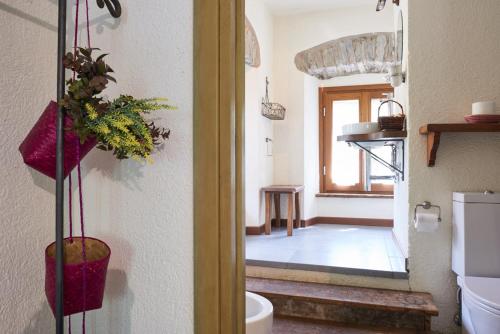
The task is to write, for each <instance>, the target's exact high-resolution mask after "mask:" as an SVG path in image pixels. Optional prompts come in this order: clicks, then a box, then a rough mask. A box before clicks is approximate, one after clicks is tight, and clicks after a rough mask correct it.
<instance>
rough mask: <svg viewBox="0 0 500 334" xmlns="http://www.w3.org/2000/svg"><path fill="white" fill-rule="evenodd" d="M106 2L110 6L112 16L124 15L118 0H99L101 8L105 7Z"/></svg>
mask: <svg viewBox="0 0 500 334" xmlns="http://www.w3.org/2000/svg"><path fill="white" fill-rule="evenodd" d="M104 4H106V7H108V10H109V13H110V14H111V16H113V17H116V18H118V17H120V16H121V15H122V6H121V5H120V2H119V1H118V0H97V6H99V8H104Z"/></svg>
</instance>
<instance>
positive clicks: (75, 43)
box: [68, 0, 91, 334]
mask: <svg viewBox="0 0 500 334" xmlns="http://www.w3.org/2000/svg"><path fill="white" fill-rule="evenodd" d="M85 13H86V25H87V46H88V47H89V48H90V47H91V45H90V22H89V3H88V0H85ZM79 14H80V0H76V12H75V30H74V39H73V55H74V56H75V57H76V51H77V49H78V24H79ZM75 78H76V72H75V71H74V70H73V80H75ZM76 140H77V143H76V152H77V154H76V158H77V160H78V166H77V175H78V195H79V205H80V229H81V241H82V258H83V273H82V281H83V282H82V293H83V309H84V311H83V314H82V333H83V334H85V331H86V328H85V327H86V326H85V323H86V314H85V313H86V312H85V308H86V299H87V296H86V294H87V251H86V247H85V224H84V217H83V190H82V171H81V164H80V158H81V157H80V148H81V143H80V140H79V139H78V138H77V139H76ZM68 188H69V194H68V205H69V210H68V211H69V237H70V242H71V243H72V242H73V200H72V179H71V172H70V173H69V175H68ZM68 333H69V334H71V316H69V317H68Z"/></svg>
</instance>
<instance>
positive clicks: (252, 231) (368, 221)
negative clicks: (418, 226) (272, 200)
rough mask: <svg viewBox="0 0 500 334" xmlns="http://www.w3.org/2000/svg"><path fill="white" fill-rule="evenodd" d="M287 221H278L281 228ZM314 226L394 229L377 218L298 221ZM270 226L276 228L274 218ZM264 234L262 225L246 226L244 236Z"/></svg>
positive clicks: (390, 221) (386, 222) (388, 220)
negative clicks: (330, 225) (331, 225)
mask: <svg viewBox="0 0 500 334" xmlns="http://www.w3.org/2000/svg"><path fill="white" fill-rule="evenodd" d="M286 223H287V219H285V218H282V219H280V224H281V226H286ZM316 224H333V225H356V226H379V227H394V221H393V220H392V219H378V218H347V217H313V218H309V219H302V220H300V227H307V226H312V225H316ZM271 225H272V226H274V227H276V226H277V221H276V219H275V218H273V219H272V220H271ZM264 233H265V230H264V224H263V225H260V226H247V227H246V235H262V234H264Z"/></svg>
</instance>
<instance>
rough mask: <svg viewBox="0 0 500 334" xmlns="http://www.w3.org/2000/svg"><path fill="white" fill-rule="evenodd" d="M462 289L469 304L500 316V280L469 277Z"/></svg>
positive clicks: (463, 283)
mask: <svg viewBox="0 0 500 334" xmlns="http://www.w3.org/2000/svg"><path fill="white" fill-rule="evenodd" d="M462 289H463V292H464V293H465V295H464V297H465V298H466V299H467V300H468V301H469V302H471V303H474V304H475V305H477V306H478V307H479V308H481V309H483V310H486V311H488V312H490V313H493V314H494V315H497V316H500V278H491V277H474V276H467V277H465V279H464V280H463V281H462Z"/></svg>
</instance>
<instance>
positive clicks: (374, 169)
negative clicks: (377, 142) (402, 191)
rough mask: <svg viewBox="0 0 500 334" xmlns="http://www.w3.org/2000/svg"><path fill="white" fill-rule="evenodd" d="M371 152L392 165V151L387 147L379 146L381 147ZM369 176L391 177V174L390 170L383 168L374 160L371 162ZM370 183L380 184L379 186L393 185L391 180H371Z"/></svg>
mask: <svg viewBox="0 0 500 334" xmlns="http://www.w3.org/2000/svg"><path fill="white" fill-rule="evenodd" d="M372 152H373V153H374V154H376V155H378V156H379V157H381V158H382V159H384V160H385V161H387V162H389V163H392V149H391V147H389V146H381V147H374V148H373V149H372ZM370 175H371V176H391V177H392V175H393V173H392V172H391V170H390V169H389V168H387V167H385V166H383V165H382V164H381V163H379V162H378V161H376V160H375V159H372V161H371V173H370ZM372 183H380V184H388V185H391V184H394V180H393V179H392V178H391V179H389V180H379V179H375V180H372Z"/></svg>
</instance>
